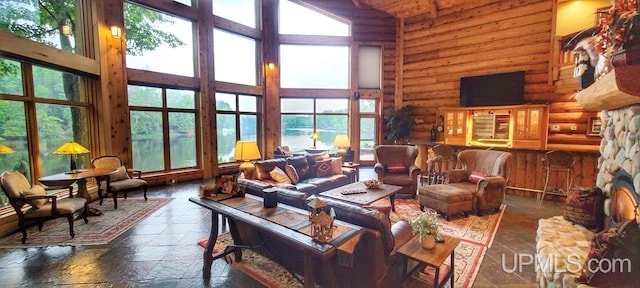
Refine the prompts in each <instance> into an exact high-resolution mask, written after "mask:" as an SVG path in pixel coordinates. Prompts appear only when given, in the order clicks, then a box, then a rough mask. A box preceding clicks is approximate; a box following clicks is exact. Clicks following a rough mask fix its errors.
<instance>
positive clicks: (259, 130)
mask: <svg viewBox="0 0 640 288" xmlns="http://www.w3.org/2000/svg"><path fill="white" fill-rule="evenodd" d="M217 93H221V94H229V95H234V96H235V97H234V98H235V110H217V109H216V114H215V115H214V116H215V117H216V119H217V117H218V115H219V114H220V115H234V116H235V126H236V127H235V131H236V141H239V140H240V139H241V138H240V137H241V135H240V134H241V133H242V130H241V127H240V117H241V116H242V115H254V116H256V143H257V144H258V148H259V149H260V151H263V154H264V150H263V149H262V147H264V145H262V143H264V137H263V133H262V126H263V125H262V122H263V119H262V117H263V115H264V114H263V112H262V111H263V108H262V107H263V106H264V104H263V101H264V99H263V98H264V97H263V96H262V95H250V94H246V93H240V92H229V91H216V94H217ZM240 96H251V97H256V112H249V111H240ZM215 105H216V102H214V106H215ZM216 121H217V120H216ZM216 144H217V143H216ZM216 151H219V149H218V147H216ZM217 156H218V157H217V158H220V154H218V155H217ZM239 163H240V162H239V161H237V160H236V161H229V162H219V163H218V165H219V166H226V165H229V164H239Z"/></svg>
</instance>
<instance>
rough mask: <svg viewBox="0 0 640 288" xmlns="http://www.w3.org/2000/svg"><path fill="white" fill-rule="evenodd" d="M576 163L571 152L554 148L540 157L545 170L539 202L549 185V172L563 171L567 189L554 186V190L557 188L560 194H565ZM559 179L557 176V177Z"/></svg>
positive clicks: (571, 182) (571, 181)
mask: <svg viewBox="0 0 640 288" xmlns="http://www.w3.org/2000/svg"><path fill="white" fill-rule="evenodd" d="M575 165H576V161H575V160H574V159H573V154H572V153H571V152H567V151H561V150H554V151H549V152H547V153H546V154H545V156H544V157H543V158H542V166H543V168H544V170H545V177H544V188H543V189H542V196H541V197H540V202H542V201H544V196H545V194H547V189H548V187H549V176H550V174H551V173H557V174H560V173H565V174H566V176H567V177H566V179H565V181H566V185H567V186H566V187H567V190H564V191H563V190H562V189H561V188H558V187H556V188H555V189H554V190H559V191H558V192H560V193H562V194H566V193H567V192H568V191H569V189H571V186H572V185H573V174H574V173H573V166H575ZM558 179H559V178H558Z"/></svg>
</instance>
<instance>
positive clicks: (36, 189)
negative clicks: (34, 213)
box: [22, 185, 47, 209]
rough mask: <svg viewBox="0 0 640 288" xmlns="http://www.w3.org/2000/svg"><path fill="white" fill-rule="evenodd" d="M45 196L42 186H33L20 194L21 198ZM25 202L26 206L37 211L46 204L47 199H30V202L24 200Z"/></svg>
mask: <svg viewBox="0 0 640 288" xmlns="http://www.w3.org/2000/svg"><path fill="white" fill-rule="evenodd" d="M45 195H47V192H45V191H44V188H42V186H40V185H33V187H31V189H29V190H28V191H25V192H22V196H24V197H29V196H45ZM25 202H27V204H29V205H31V206H33V207H35V208H38V209H39V208H40V207H42V206H43V205H44V204H47V199H44V198H43V199H31V200H26V201H25Z"/></svg>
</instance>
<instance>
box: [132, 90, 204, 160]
mask: <svg viewBox="0 0 640 288" xmlns="http://www.w3.org/2000/svg"><path fill="white" fill-rule="evenodd" d="M128 94H129V108H130V109H131V142H132V152H133V167H134V168H136V169H139V170H142V171H169V170H172V169H181V168H190V167H196V166H198V161H197V155H198V153H197V152H196V151H197V139H198V138H199V137H198V130H197V129H196V127H199V126H198V125H197V122H198V119H199V118H198V117H197V110H196V96H195V92H194V91H189V90H174V89H167V88H156V87H145V86H134V85H129V88H128Z"/></svg>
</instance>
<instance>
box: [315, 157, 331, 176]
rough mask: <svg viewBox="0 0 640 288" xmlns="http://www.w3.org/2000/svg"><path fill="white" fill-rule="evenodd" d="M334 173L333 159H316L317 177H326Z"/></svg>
mask: <svg viewBox="0 0 640 288" xmlns="http://www.w3.org/2000/svg"><path fill="white" fill-rule="evenodd" d="M331 175H333V166H332V165H331V159H325V160H320V161H316V177H325V176H331Z"/></svg>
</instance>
